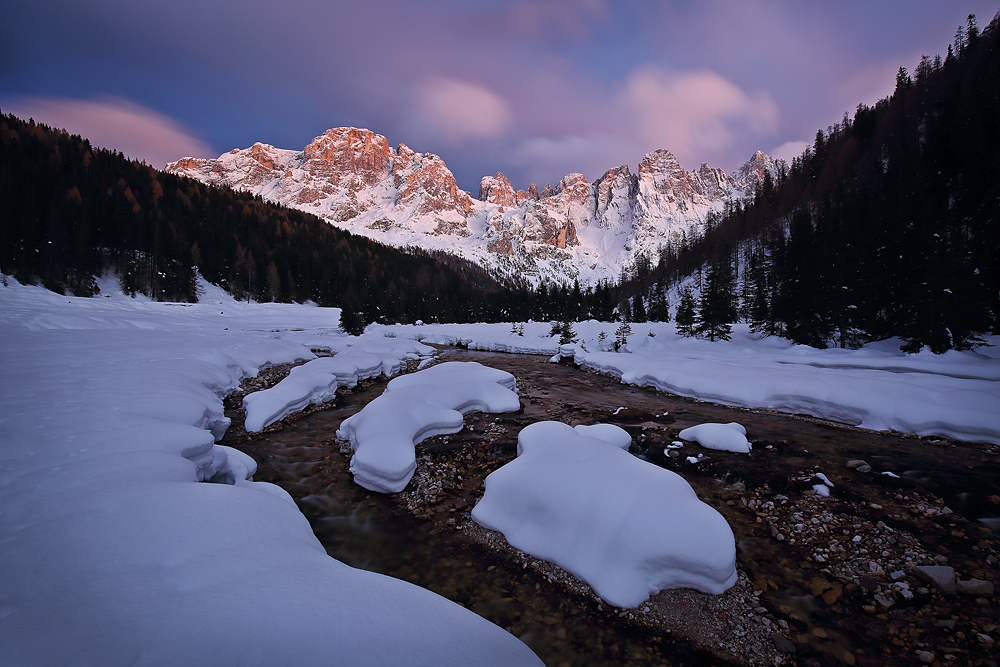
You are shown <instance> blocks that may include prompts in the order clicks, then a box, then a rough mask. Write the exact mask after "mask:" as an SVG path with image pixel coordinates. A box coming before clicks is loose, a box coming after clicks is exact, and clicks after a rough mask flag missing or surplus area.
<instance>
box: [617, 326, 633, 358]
mask: <svg viewBox="0 0 1000 667" xmlns="http://www.w3.org/2000/svg"><path fill="white" fill-rule="evenodd" d="M631 335H632V327H631V326H629V323H628V320H625V319H623V320H622V323H621V324H619V325H618V329H616V330H615V352H618V351H619V350H621V349H622V348H623V347H624V346H626V345H628V337H629V336H631Z"/></svg>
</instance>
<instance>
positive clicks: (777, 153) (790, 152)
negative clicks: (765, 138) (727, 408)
mask: <svg viewBox="0 0 1000 667" xmlns="http://www.w3.org/2000/svg"><path fill="white" fill-rule="evenodd" d="M808 146H812V144H811V143H809V142H808V141H786V142H785V143H783V144H781V145H780V146H778V147H777V148H772V149H771V152H770V153H768V155H770V156H771V157H774V158H778V159H779V160H784V161H785V162H787V163H788V164H792V160H793V159H795V158H797V157H799V156H801V155H802V153H803V152H804V151H805V150H806V147H808Z"/></svg>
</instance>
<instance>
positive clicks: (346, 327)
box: [340, 304, 365, 336]
mask: <svg viewBox="0 0 1000 667" xmlns="http://www.w3.org/2000/svg"><path fill="white" fill-rule="evenodd" d="M340 328H341V329H342V330H343V331H344V333H346V334H349V335H351V336H360V335H361V334H363V333H364V332H365V321H364V319H363V318H362V316H361V313H359V312H358V311H357V310H355V308H354V306H353V305H347V304H345V305H344V306H343V307H341V309H340Z"/></svg>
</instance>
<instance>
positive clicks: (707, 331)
mask: <svg viewBox="0 0 1000 667" xmlns="http://www.w3.org/2000/svg"><path fill="white" fill-rule="evenodd" d="M734 301H735V299H734V295H733V273H732V269H731V267H730V265H729V255H728V253H723V254H720V255H719V257H718V258H717V259H716V261H715V262H713V263H712V266H711V268H710V269H709V271H708V276H707V278H706V280H705V288H704V289H703V290H702V292H701V303H700V304H699V305H700V308H699V310H700V317H699V318H698V319H699V322H698V324H697V326H696V327H695V330H694V332H695V334H697V335H698V336H702V337H704V338H708V339H709V340H711V341H715V340H729V339H730V338H731V337H732V331H733V328H732V324H733V322H735V321H736V306H735V303H734Z"/></svg>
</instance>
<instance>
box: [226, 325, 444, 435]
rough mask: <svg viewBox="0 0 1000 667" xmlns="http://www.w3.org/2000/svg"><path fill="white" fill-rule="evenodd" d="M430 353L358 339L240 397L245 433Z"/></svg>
mask: <svg viewBox="0 0 1000 667" xmlns="http://www.w3.org/2000/svg"><path fill="white" fill-rule="evenodd" d="M433 352H434V348H431V347H428V346H426V345H421V344H419V343H415V342H412V341H408V340H393V339H377V340H364V339H362V340H359V341H358V342H357V343H356V344H354V345H351V346H350V347H347V348H346V349H343V350H341V351H340V352H337V353H336V354H335V355H334V356H332V357H321V358H319V359H314V360H312V361H310V362H308V363H306V364H303V365H302V366H296V367H295V368H293V369H292V370H291V372H289V374H288V377H286V378H285V379H284V380H282V381H281V382H279V383H278V384H276V385H274V386H273V387H271V388H269V389H265V390H263V391H257V392H254V393H252V394H248V395H247V396H246V397H244V399H243V409H244V410H246V415H247V416H246V430H247V431H250V432H256V431H260V430H261V429H263V428H264V427H265V426H268V425H270V424H273V423H274V422H276V421H280V420H282V419H284V418H285V417H287V416H288V415H290V414H294V413H296V412H301V411H302V410H304V409H305V408H306V407H308V406H309V405H318V404H320V403H324V402H326V401H329V400H333V398H334V397H335V396H336V394H337V389H338V388H340V387H348V388H352V387H355V386H357V384H358V380H361V379H366V378H373V377H379V376H380V375H385V376H386V377H392V376H393V375H395V374H396V373H398V372H399V371H400V370H402V368H403V366H405V364H406V361H408V360H418V359H420V358H421V356H422V355H427V354H431V353H433Z"/></svg>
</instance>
